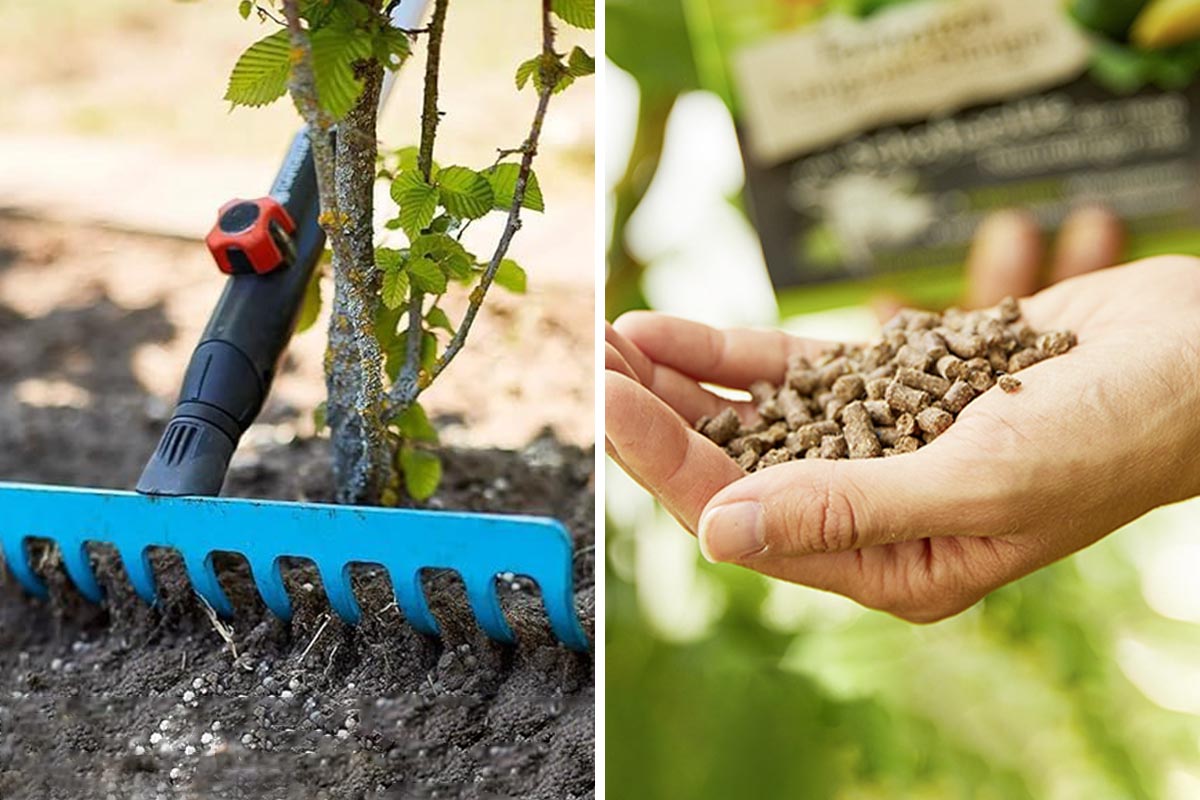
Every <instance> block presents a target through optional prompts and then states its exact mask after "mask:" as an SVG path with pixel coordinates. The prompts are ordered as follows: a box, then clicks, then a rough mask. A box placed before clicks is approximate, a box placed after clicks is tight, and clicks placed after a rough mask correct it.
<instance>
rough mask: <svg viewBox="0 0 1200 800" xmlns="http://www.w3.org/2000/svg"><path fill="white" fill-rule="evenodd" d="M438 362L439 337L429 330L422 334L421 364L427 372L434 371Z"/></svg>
mask: <svg viewBox="0 0 1200 800" xmlns="http://www.w3.org/2000/svg"><path fill="white" fill-rule="evenodd" d="M436 363H437V337H436V336H434V335H433V334H432V333H430V332H429V331H425V332H423V333H422V334H421V366H422V367H424V368H425V370H426V371H427V372H433V367H434V364H436Z"/></svg>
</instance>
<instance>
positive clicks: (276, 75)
mask: <svg viewBox="0 0 1200 800" xmlns="http://www.w3.org/2000/svg"><path fill="white" fill-rule="evenodd" d="M291 49H292V46H291V42H290V41H289V40H288V33H287V31H283V30H281V31H276V32H275V33H272V34H271V35H270V36H266V37H264V38H262V39H259V40H258V41H257V42H255V43H254V44H252V45H250V46H249V47H248V48H246V52H244V53H242V55H241V57H240V58H238V60H237V63H236V64H234V65H233V72H232V73H230V75H229V85H228V86H227V87H226V89H225V99H226V100H228V101H229V102H231V103H233V104H234V105H235V106H265V105H267V104H268V103H273V102H275V101H276V100H278V99H279V98H280V97H283V95H284V94H285V93H286V92H287V84H288V73H289V72H290V71H291V68H292V62H291V55H290V54H291Z"/></svg>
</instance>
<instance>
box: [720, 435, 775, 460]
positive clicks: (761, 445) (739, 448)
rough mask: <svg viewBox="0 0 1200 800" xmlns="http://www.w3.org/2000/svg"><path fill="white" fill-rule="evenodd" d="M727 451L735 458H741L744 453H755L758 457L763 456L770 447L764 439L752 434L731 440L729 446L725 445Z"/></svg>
mask: <svg viewBox="0 0 1200 800" xmlns="http://www.w3.org/2000/svg"><path fill="white" fill-rule="evenodd" d="M725 449H726V450H728V451H729V453H730V455H735V456H740V455H742V453H754V455H756V456H761V455H762V454H763V453H764V452H766V451H767V449H768V445H767V443H766V442H765V441H763V439H762V437H760V436H758V435H757V434H753V433H751V434H747V435H745V436H739V437H737V438H736V439H733V440H731V441H730V442H729V444H727V445H725Z"/></svg>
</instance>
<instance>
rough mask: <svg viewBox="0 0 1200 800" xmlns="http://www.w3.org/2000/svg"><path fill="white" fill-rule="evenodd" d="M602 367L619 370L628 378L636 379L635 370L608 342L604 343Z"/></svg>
mask: <svg viewBox="0 0 1200 800" xmlns="http://www.w3.org/2000/svg"><path fill="white" fill-rule="evenodd" d="M604 368H605V369H606V370H609V369H610V370H613V371H614V372H619V373H621V374H622V375H624V376H625V377H627V378H629V379H630V380H635V381H636V380H638V375H637V371H636V370H634V368H633V367H632V366H631V365H630V363H629V361H627V360H626V358H625V356H623V355H621V352H620V351H619V350H617V348H615V347H613V346H612V345H611V344H609V343H608V342H605V343H604Z"/></svg>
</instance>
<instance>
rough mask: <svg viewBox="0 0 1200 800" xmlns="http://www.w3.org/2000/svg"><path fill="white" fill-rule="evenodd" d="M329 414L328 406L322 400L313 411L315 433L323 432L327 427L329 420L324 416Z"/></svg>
mask: <svg viewBox="0 0 1200 800" xmlns="http://www.w3.org/2000/svg"><path fill="white" fill-rule="evenodd" d="M328 413H329V406H328V405H327V404H326V403H325V401H324V400H322V401H321V402H320V403H319V404H318V405H317V407H316V408H314V409H313V427H315V428H316V429H317V433H320V432H321V431H323V430H325V428H326V427H327V426H328V425H329V420H328V419H326V416H327V415H328Z"/></svg>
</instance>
